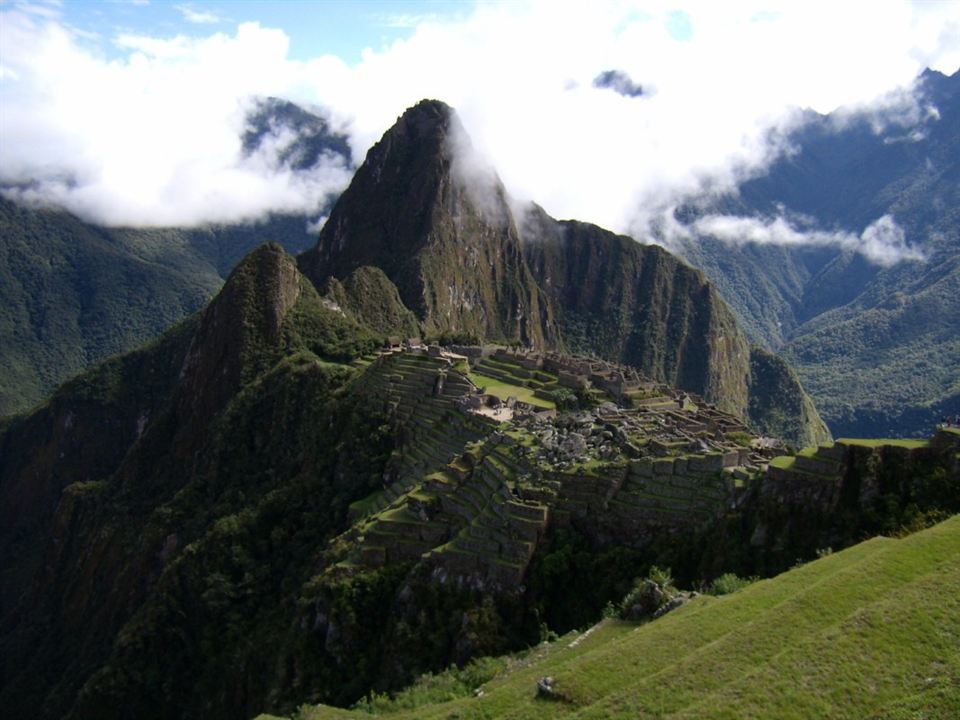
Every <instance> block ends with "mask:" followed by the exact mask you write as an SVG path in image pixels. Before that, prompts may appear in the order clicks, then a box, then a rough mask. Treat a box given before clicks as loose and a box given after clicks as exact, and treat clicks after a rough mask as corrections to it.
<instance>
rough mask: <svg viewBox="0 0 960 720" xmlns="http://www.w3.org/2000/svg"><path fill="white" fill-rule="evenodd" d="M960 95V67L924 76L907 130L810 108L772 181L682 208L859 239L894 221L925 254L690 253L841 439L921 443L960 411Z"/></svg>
mask: <svg viewBox="0 0 960 720" xmlns="http://www.w3.org/2000/svg"><path fill="white" fill-rule="evenodd" d="M958 89H960V72H958V73H954V74H953V75H951V76H949V77H947V76H944V75H942V74H941V73H938V72H934V71H929V70H928V71H926V72H925V73H924V74H923V75H922V76H921V77H920V78H919V80H918V84H917V87H916V89H915V93H916V96H917V98H918V101H917V105H918V108H919V115H918V116H917V117H916V118H914V120H915V124H914V125H913V126H908V127H904V126H903V125H902V124H901V122H900V121H898V115H897V114H896V113H895V112H893V111H888V112H886V113H880V114H877V113H864V112H860V113H856V112H853V113H851V112H845V111H838V112H837V113H835V114H834V115H831V116H819V115H816V114H814V113H808V114H807V117H806V118H805V122H803V123H802V124H801V126H800V127H799V128H798V129H797V130H796V131H795V132H794V133H793V134H792V135H791V136H790V137H789V138H788V144H789V145H790V146H791V147H793V148H794V150H793V151H792V152H789V153H787V154H786V155H784V156H783V157H781V158H780V159H779V160H778V161H777V162H775V163H774V164H773V165H772V166H771V168H770V169H769V171H768V172H767V173H766V174H764V175H763V176H761V177H757V178H753V179H751V180H749V181H747V182H745V183H743V184H742V185H741V186H740V187H739V189H738V192H737V195H736V196H730V197H726V198H723V199H722V200H719V201H712V202H710V203H708V204H706V205H701V206H700V207H694V206H688V207H685V208H681V209H680V210H678V212H677V217H678V219H680V220H681V221H682V222H684V223H686V224H687V225H688V226H690V227H694V226H695V225H696V221H697V220H698V219H699V218H703V217H705V216H708V215H718V214H719V215H724V216H733V217H738V218H753V219H760V220H767V221H769V220H770V219H771V218H777V217H785V218H787V219H788V220H791V219H792V220H793V222H794V223H795V224H797V225H798V226H799V227H800V228H801V229H804V226H805V225H806V226H807V227H812V228H813V229H816V230H820V231H828V232H841V233H847V234H848V235H853V236H856V235H864V236H865V235H866V234H867V232H869V230H868V229H869V228H870V227H871V226H873V227H874V228H878V227H879V228H880V229H881V230H882V229H884V228H890V227H892V226H891V225H889V224H886V225H885V224H884V221H883V220H882V219H883V218H891V219H892V221H893V223H895V224H896V227H898V228H900V229H901V230H902V231H903V233H904V236H905V238H906V247H908V248H912V249H913V250H914V251H919V253H920V254H922V256H923V259H921V260H917V259H903V260H901V261H898V262H892V263H889V264H883V263H881V262H877V261H876V260H871V259H870V258H868V257H865V256H864V255H862V254H859V253H857V252H855V251H854V250H853V249H852V248H848V249H838V248H836V247H831V246H829V245H827V246H806V247H792V246H773V245H756V244H751V243H749V242H747V243H743V244H741V243H736V244H733V245H731V244H730V243H728V242H723V241H721V240H719V239H717V238H715V237H711V236H709V235H705V234H698V235H695V237H694V238H692V239H689V240H686V241H684V242H682V243H681V245H680V246H679V247H678V249H679V250H680V252H681V253H682V255H683V256H684V257H685V258H686V259H687V260H689V261H690V262H691V263H692V264H694V265H695V266H697V267H699V268H701V269H703V271H704V272H705V273H706V274H707V275H708V276H709V277H710V278H711V280H712V281H713V282H715V283H716V285H717V288H718V290H719V291H720V292H721V294H722V295H723V296H724V298H725V299H726V300H727V301H728V302H729V303H730V305H731V307H732V308H733V309H734V310H735V312H736V313H737V316H738V317H739V318H740V319H741V320H742V321H743V324H744V327H745V328H746V329H747V330H748V332H749V334H750V336H751V337H752V338H753V339H754V340H755V341H758V342H762V343H764V344H765V345H766V346H767V347H769V348H771V349H775V350H777V351H779V352H782V353H783V355H784V356H785V357H786V358H787V359H788V360H789V361H790V363H791V364H792V365H793V366H794V367H795V368H796V370H797V372H798V374H799V376H800V378H801V380H802V381H803V384H804V387H805V388H806V389H807V390H808V391H809V392H810V393H811V395H812V396H813V398H814V400H815V402H816V404H817V407H818V409H819V410H820V411H821V413H823V416H824V419H825V420H826V421H827V424H828V425H829V426H830V428H831V430H832V432H833V433H834V434H835V435H838V434H839V435H877V434H880V435H904V436H906V435H914V436H922V435H924V434H925V433H927V432H929V428H930V427H931V426H932V425H933V423H935V422H937V421H939V419H940V418H941V417H942V416H943V415H954V414H956V413H957V411H960V387H958V386H957V377H958V376H960V360H958V358H960V345H958V342H960V340H958V338H960V300H958V298H960V275H958V269H960V235H958V230H957V228H958V220H960V217H958V215H957V207H960V183H958V179H960V175H958V172H960V170H958V169H960V131H958V129H957V128H958V127H960V92H958ZM878 221H881V224H880V225H879V226H878V225H875V223H877V222H878ZM881 259H882V258H881ZM889 259H891V260H892V259H894V258H889Z"/></svg>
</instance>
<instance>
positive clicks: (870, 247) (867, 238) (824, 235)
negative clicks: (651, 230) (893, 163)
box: [680, 215, 924, 267]
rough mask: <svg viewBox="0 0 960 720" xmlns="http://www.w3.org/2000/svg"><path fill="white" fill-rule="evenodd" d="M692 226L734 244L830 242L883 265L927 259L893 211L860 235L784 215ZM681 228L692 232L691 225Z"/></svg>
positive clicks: (724, 218) (705, 220) (714, 219)
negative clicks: (801, 225) (801, 224)
mask: <svg viewBox="0 0 960 720" xmlns="http://www.w3.org/2000/svg"><path fill="white" fill-rule="evenodd" d="M692 229H693V230H694V231H696V232H697V233H699V234H701V235H706V236H709V237H713V238H716V239H718V240H723V241H724V242H728V243H732V244H734V245H745V244H747V243H755V244H758V245H786V246H791V245H792V246H797V245H821V246H822V245H829V246H834V247H839V248H841V249H843V250H848V251H852V252H857V253H860V254H861V255H863V256H864V257H866V258H867V259H868V260H870V261H872V262H874V263H876V264H878V265H881V266H884V267H889V266H890V265H893V264H895V263H898V262H900V261H903V260H923V259H924V255H923V253H922V252H921V251H920V250H919V249H917V248H915V247H911V246H909V245H908V244H907V239H906V235H905V234H904V232H903V229H902V228H901V227H900V226H899V225H897V223H896V220H894V218H893V216H892V215H884V216H882V217H880V218H878V219H877V220H875V221H874V222H872V223H870V225H868V226H867V227H866V228H864V230H863V232H862V233H860V234H859V235H856V234H854V233H850V232H844V231H823V230H800V229H797V228H796V227H794V226H793V225H792V224H791V223H790V222H789V221H788V220H787V219H785V218H783V217H775V218H766V219H759V218H751V217H738V216H732V215H708V216H706V217H702V218H699V219H697V220H696V221H694V222H693V224H692ZM680 232H681V233H683V232H687V233H689V229H688V228H684V229H683V230H681V231H680Z"/></svg>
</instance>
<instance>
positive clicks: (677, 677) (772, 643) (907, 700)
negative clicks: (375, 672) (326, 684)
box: [302, 516, 960, 720]
mask: <svg viewBox="0 0 960 720" xmlns="http://www.w3.org/2000/svg"><path fill="white" fill-rule="evenodd" d="M575 639H576V635H570V636H566V637H564V638H561V639H560V640H559V641H557V642H554V643H552V644H549V645H546V644H545V645H541V646H538V647H537V648H535V649H533V650H532V651H529V652H528V653H526V654H525V655H523V656H517V657H515V658H512V659H510V660H508V661H507V662H506V663H504V666H505V669H503V670H502V671H501V672H500V674H499V675H497V676H496V677H494V678H493V679H492V680H489V681H488V682H486V684H484V685H483V686H482V688H481V689H482V695H481V696H479V697H474V696H473V694H472V693H469V696H468V697H460V698H458V699H447V698H449V695H450V693H449V691H448V690H447V689H445V688H444V684H443V682H442V681H441V680H442V677H443V676H438V677H437V678H432V679H431V681H430V682H426V683H421V684H420V685H415V686H414V687H413V688H411V689H410V690H408V691H406V692H405V693H404V694H403V695H401V697H400V700H399V701H398V702H397V703H396V704H395V705H396V706H397V707H398V711H397V712H386V713H381V714H383V715H386V716H389V717H393V718H436V719H438V720H439V719H441V718H443V719H448V718H458V719H459V720H468V719H477V720H479V719H480V718H487V719H488V718H555V717H570V718H797V719H798V720H800V719H801V718H802V719H806V718H850V719H851V720H852V719H854V718H855V719H857V720H860V719H863V718H873V719H879V718H888V719H890V720H895V719H901V718H902V719H904V720H906V719H907V718H925V719H942V720H946V719H947V718H957V717H960V516H955V517H953V518H951V519H949V520H947V521H945V522H943V523H941V524H939V525H937V526H935V527H933V528H930V529H928V530H924V531H922V532H919V533H916V534H915V535H911V536H908V537H906V538H903V539H899V540H897V539H891V538H874V539H872V540H868V541H866V542H864V543H861V544H859V545H856V546H854V547H852V548H849V549H847V550H844V551H842V552H838V553H834V554H831V555H829V556H826V557H823V558H821V559H818V560H816V561H813V562H810V563H808V564H806V565H803V566H800V567H797V568H795V569H793V570H791V571H789V572H787V573H784V574H783V575H780V576H778V577H776V578H773V579H770V580H763V581H759V582H756V583H754V584H752V585H750V586H748V587H746V588H744V589H743V590H740V591H738V592H736V593H733V594H731V595H726V596H723V597H707V596H701V597H699V598H697V599H696V600H694V601H692V602H690V603H689V604H687V605H686V606H684V607H681V608H680V609H678V610H676V611H674V612H673V613H670V614H669V615H667V616H665V617H664V618H662V619H660V620H656V621H653V622H651V623H648V624H645V625H640V626H637V625H632V624H628V623H625V622H621V621H615V620H605V621H604V622H603V623H601V624H600V625H599V626H597V627H595V628H594V629H593V630H592V632H590V633H589V635H588V636H587V637H584V638H582V640H581V641H579V642H577V643H574V642H573V641H574V640H575ZM547 675H549V676H551V677H553V678H554V679H555V683H556V684H555V687H556V689H557V691H558V692H560V693H562V694H563V695H564V697H565V700H562V701H551V700H542V699H537V697H536V691H535V688H536V682H537V679H538V678H540V677H543V676H547ZM420 703H425V704H420ZM418 704H419V705H420V706H419V707H412V706H414V705H418ZM401 705H406V709H403V710H399V706H401ZM369 717H371V715H370V714H368V713H366V712H360V711H345V710H340V709H336V708H328V707H324V706H320V707H317V708H313V709H309V710H306V711H305V712H304V713H303V714H302V718H303V720H327V719H333V718H354V719H357V718H369Z"/></svg>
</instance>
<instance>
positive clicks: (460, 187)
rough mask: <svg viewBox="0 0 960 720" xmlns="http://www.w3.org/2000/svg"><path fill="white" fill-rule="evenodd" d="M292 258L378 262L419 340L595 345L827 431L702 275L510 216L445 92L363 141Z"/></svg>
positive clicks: (658, 257) (761, 420) (338, 273)
mask: <svg viewBox="0 0 960 720" xmlns="http://www.w3.org/2000/svg"><path fill="white" fill-rule="evenodd" d="M300 266H301V268H302V269H303V271H304V273H305V274H306V275H308V276H309V277H310V278H311V279H313V280H314V282H315V283H318V284H322V283H327V286H329V285H330V284H331V282H333V281H335V280H336V279H338V278H339V279H346V278H349V277H351V275H352V273H355V272H356V271H357V270H358V269H360V268H361V267H363V266H374V267H377V268H380V269H381V270H382V271H383V273H384V274H385V275H386V276H387V278H389V280H390V281H392V282H393V283H394V284H395V285H396V286H397V288H398V290H399V295H400V299H401V300H402V301H403V303H404V304H405V305H406V306H407V307H409V308H411V309H412V310H413V311H414V312H415V314H416V316H417V317H418V319H419V320H420V322H421V324H422V326H423V329H424V331H425V332H426V334H427V335H441V334H453V335H466V336H470V337H473V338H475V339H477V340H488V341H494V342H497V341H499V342H504V341H506V342H511V343H513V342H519V343H522V344H526V345H531V346H534V347H539V348H554V349H561V350H563V349H571V350H577V351H581V352H590V353H596V354H597V355H599V356H601V357H604V358H607V359H611V360H617V361H620V362H625V363H628V364H631V365H635V366H636V367H638V368H640V369H641V370H643V371H644V372H645V373H647V374H649V375H651V376H653V377H654V378H656V379H658V380H661V381H664V382H668V383H670V384H672V385H676V386H677V387H680V388H683V389H685V390H689V391H692V392H696V393H698V394H700V395H703V396H704V397H705V398H706V399H708V400H709V401H710V402H713V403H715V404H717V405H718V406H720V407H722V408H723V409H725V410H729V411H731V412H735V413H737V414H740V415H742V416H744V417H747V418H748V419H749V420H751V422H753V423H755V424H756V425H757V427H758V428H759V429H761V430H763V431H764V432H767V433H770V434H781V435H784V436H785V437H787V439H789V440H792V441H794V442H798V443H813V442H817V441H820V440H823V439H826V438H828V437H829V435H828V434H827V433H826V432H825V431H824V428H823V424H822V423H821V422H820V421H819V418H818V417H817V415H816V410H815V409H814V408H813V406H812V404H811V403H810V400H809V398H807V397H806V395H805V393H804V392H803V389H802V388H801V387H800V384H799V382H798V381H797V380H796V377H795V376H794V375H792V374H790V375H787V376H785V377H786V379H785V380H783V381H782V382H780V383H779V384H778V385H777V388H776V392H775V393H774V392H770V391H769V390H770V385H769V384H765V383H761V382H758V381H756V379H754V378H753V375H752V366H751V349H750V346H749V344H748V342H747V340H746V338H745V336H744V334H743V332H741V330H740V328H739V327H738V325H737V323H736V320H735V319H734V316H733V315H732V313H731V312H730V310H729V308H728V307H727V305H726V304H725V303H724V302H723V301H722V300H721V299H720V297H719V296H718V295H717V293H716V292H715V291H714V289H713V287H712V286H711V285H710V284H709V283H708V282H707V281H706V280H705V278H704V276H703V275H702V274H701V273H700V272H699V271H697V270H694V269H692V268H691V267H689V266H688V265H686V264H684V263H683V262H681V261H679V260H677V259H676V258H675V257H673V256H672V255H670V254H669V253H667V252H666V251H664V250H663V249H662V248H659V247H656V246H644V245H640V244H638V243H636V242H634V241H633V240H631V239H630V238H627V237H623V236H617V235H615V234H613V233H611V232H608V231H606V230H603V229H602V228H599V227H596V226H594V225H589V224H587V223H581V222H576V221H565V222H558V221H556V220H554V219H553V218H551V217H550V216H549V215H547V214H546V213H545V212H544V211H543V210H542V209H540V208H539V207H536V206H532V207H530V208H526V209H524V210H523V211H522V212H520V213H515V212H514V209H513V206H512V204H511V203H510V201H509V198H508V197H507V195H506V193H505V191H504V188H503V185H502V184H501V183H500V181H499V179H498V178H497V177H496V174H495V173H494V172H493V171H492V170H491V169H489V168H487V167H485V166H484V165H483V162H482V160H480V159H478V158H477V156H476V154H475V153H474V152H473V150H472V149H471V147H470V144H469V140H468V139H466V137H465V135H464V131H463V128H462V126H461V125H460V122H459V120H457V117H456V115H455V113H454V112H453V110H452V109H451V108H449V107H447V106H446V105H444V104H443V103H439V102H436V101H423V102H421V103H420V104H418V105H417V106H415V107H413V108H411V109H410V110H408V111H407V112H406V113H405V114H404V115H403V116H402V117H401V118H400V119H399V120H398V121H397V124H396V125H395V126H394V127H393V128H391V129H390V130H389V131H388V132H387V133H386V134H385V135H384V136H383V138H382V139H381V140H380V142H379V143H377V144H376V145H375V146H374V147H373V148H372V149H371V150H370V152H369V153H368V155H367V158H366V161H365V162H364V164H363V165H362V166H361V167H360V169H359V170H358V171H357V174H356V176H355V178H354V180H353V183H352V184H351V185H350V187H349V188H348V189H347V191H346V192H345V193H344V194H343V196H342V197H341V198H340V201H339V202H338V203H337V205H336V207H335V208H334V210H333V212H332V213H331V215H330V219H329V220H328V221H327V224H326V226H325V227H324V229H323V231H322V232H321V235H320V240H319V242H318V244H317V247H316V248H315V249H314V250H312V251H309V252H307V253H304V254H303V255H302V256H301V257H300ZM334 289H335V286H334ZM386 294H389V293H382V292H381V293H379V295H383V296H385V295H386ZM394 314H395V313H394ZM367 321H368V322H369V318H367ZM404 325H405V326H406V325H407V323H404ZM381 329H383V328H381ZM772 420H775V422H771V421H772Z"/></svg>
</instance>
